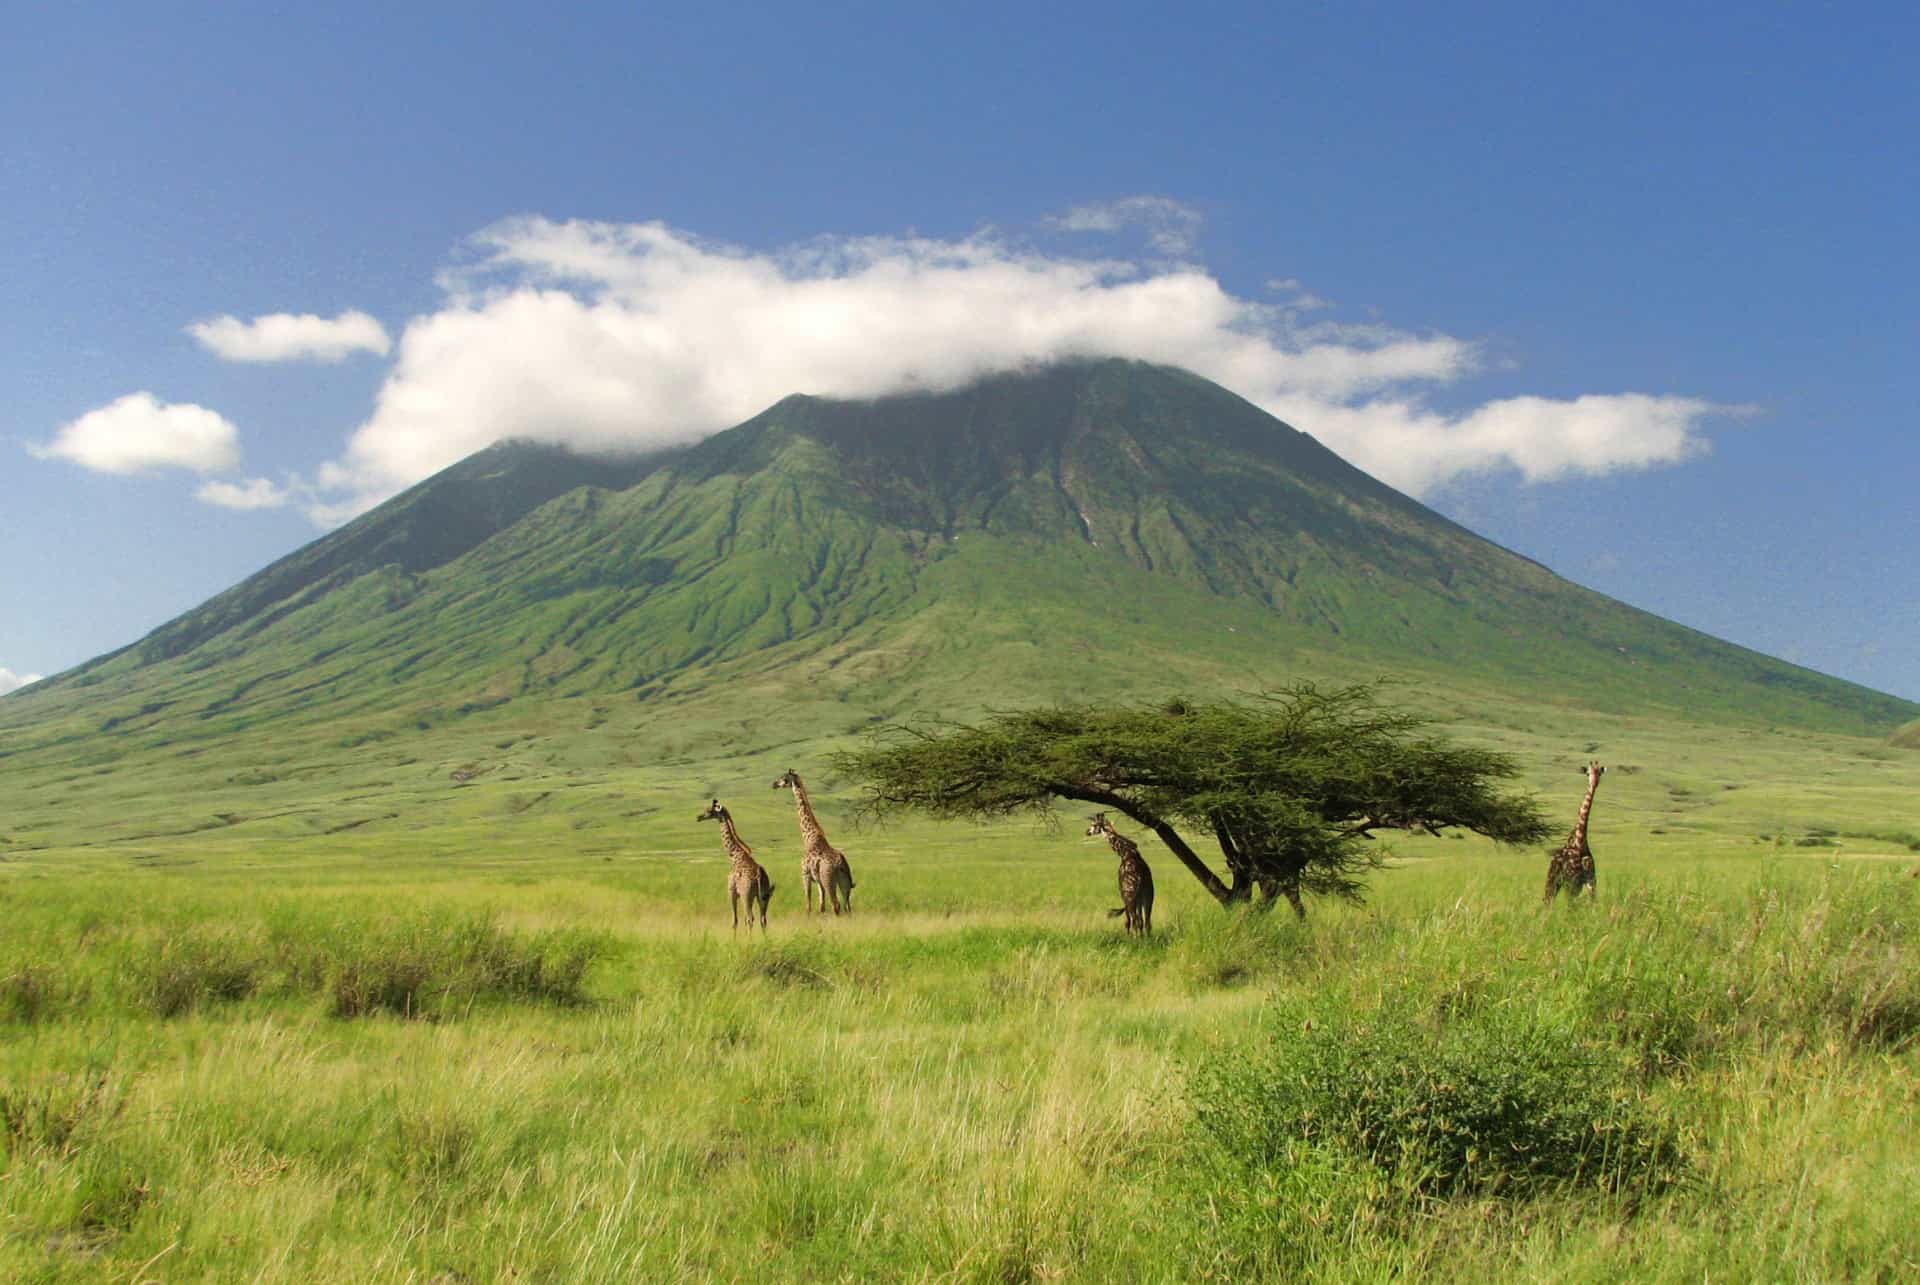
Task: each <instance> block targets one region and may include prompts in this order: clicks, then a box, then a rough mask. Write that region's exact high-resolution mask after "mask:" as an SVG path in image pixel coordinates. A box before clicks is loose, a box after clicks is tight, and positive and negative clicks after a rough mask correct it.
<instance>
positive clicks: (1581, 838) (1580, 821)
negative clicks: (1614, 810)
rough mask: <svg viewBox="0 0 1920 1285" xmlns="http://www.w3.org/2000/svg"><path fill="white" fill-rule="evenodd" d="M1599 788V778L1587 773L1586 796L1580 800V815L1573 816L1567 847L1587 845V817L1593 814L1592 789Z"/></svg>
mask: <svg viewBox="0 0 1920 1285" xmlns="http://www.w3.org/2000/svg"><path fill="white" fill-rule="evenodd" d="M1599 788H1600V778H1599V777H1597V776H1591V775H1589V776H1588V777H1587V797H1586V798H1584V799H1582V800H1580V815H1579V816H1577V817H1575V818H1574V821H1573V833H1572V834H1569V835H1568V836H1567V846H1568V847H1569V848H1584V847H1586V846H1587V818H1588V817H1589V816H1591V815H1592V814H1593V795H1594V791H1596V790H1598V789H1599Z"/></svg>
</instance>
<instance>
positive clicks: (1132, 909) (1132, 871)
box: [1087, 812, 1153, 937]
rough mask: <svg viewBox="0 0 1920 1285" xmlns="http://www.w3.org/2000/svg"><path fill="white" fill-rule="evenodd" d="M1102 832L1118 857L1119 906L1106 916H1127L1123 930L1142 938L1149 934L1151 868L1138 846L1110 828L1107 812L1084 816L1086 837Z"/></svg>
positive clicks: (1151, 890)
mask: <svg viewBox="0 0 1920 1285" xmlns="http://www.w3.org/2000/svg"><path fill="white" fill-rule="evenodd" d="M1096 835H1105V836H1106V839H1107V846H1108V847H1109V848H1112V849H1113V850H1114V852H1115V853H1116V854H1117V855H1118V856H1119V858H1120V902H1121V905H1120V908H1119V909H1118V910H1109V911H1108V912H1107V918H1109V919H1114V918H1117V917H1119V916H1121V915H1125V916H1126V917H1127V931H1128V932H1129V933H1136V932H1137V933H1139V934H1140V935H1141V936H1143V937H1151V936H1153V871H1151V870H1149V869H1148V868H1147V863H1146V862H1145V861H1143V860H1141V858H1140V845H1139V844H1137V843H1135V842H1134V841H1133V840H1132V839H1129V838H1127V836H1126V835H1124V834H1121V833H1120V832H1119V831H1118V830H1116V829H1114V828H1113V822H1111V821H1109V820H1107V814H1106V813H1104V812H1096V813H1094V814H1093V815H1092V816H1090V817H1088V818H1087V837H1088V838H1089V839H1091V838H1093V837H1094V836H1096Z"/></svg>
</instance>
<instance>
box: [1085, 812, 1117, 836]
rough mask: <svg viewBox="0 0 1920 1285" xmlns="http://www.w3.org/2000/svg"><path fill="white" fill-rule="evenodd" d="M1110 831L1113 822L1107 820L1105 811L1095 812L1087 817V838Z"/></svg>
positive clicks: (1111, 830)
mask: <svg viewBox="0 0 1920 1285" xmlns="http://www.w3.org/2000/svg"><path fill="white" fill-rule="evenodd" d="M1112 833H1113V822H1111V821H1109V820H1107V814H1106V813H1104V812H1096V813H1094V814H1093V815H1092V816H1090V817H1088V818H1087V837H1088V838H1089V839H1094V838H1098V837H1099V836H1101V835H1103V834H1112Z"/></svg>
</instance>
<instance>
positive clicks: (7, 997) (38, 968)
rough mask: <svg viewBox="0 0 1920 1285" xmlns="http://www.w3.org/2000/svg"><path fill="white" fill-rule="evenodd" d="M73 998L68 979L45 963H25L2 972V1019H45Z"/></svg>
mask: <svg viewBox="0 0 1920 1285" xmlns="http://www.w3.org/2000/svg"><path fill="white" fill-rule="evenodd" d="M73 999H74V996H73V989H72V986H71V985H70V984H69V983H68V981H67V979H66V978H64V977H62V976H60V975H59V974H58V973H56V972H54V970H53V969H51V968H49V967H47V966H46V965H45V964H30V963H22V964H18V965H15V966H13V967H12V968H11V970H10V971H8V972H7V973H6V974H5V975H0V1022H20V1023H23V1024H24V1023H32V1022H39V1021H44V1020H46V1019H47V1018H49V1017H52V1016H53V1015H54V1014H56V1013H59V1012H61V1011H63V1010H64V1009H66V1008H68V1007H69V1006H71V1004H72V1002H73Z"/></svg>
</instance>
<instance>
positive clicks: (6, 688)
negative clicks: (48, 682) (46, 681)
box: [0, 665, 40, 696]
mask: <svg viewBox="0 0 1920 1285" xmlns="http://www.w3.org/2000/svg"><path fill="white" fill-rule="evenodd" d="M39 681H40V675H39V674H16V673H14V672H13V671H12V670H11V669H8V668H7V667H6V666H5V665H0V696H5V695H6V694H7V693H8V692H11V691H17V690H19V689H20V688H22V687H25V686H26V685H27V684H28V683H37V682H39Z"/></svg>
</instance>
